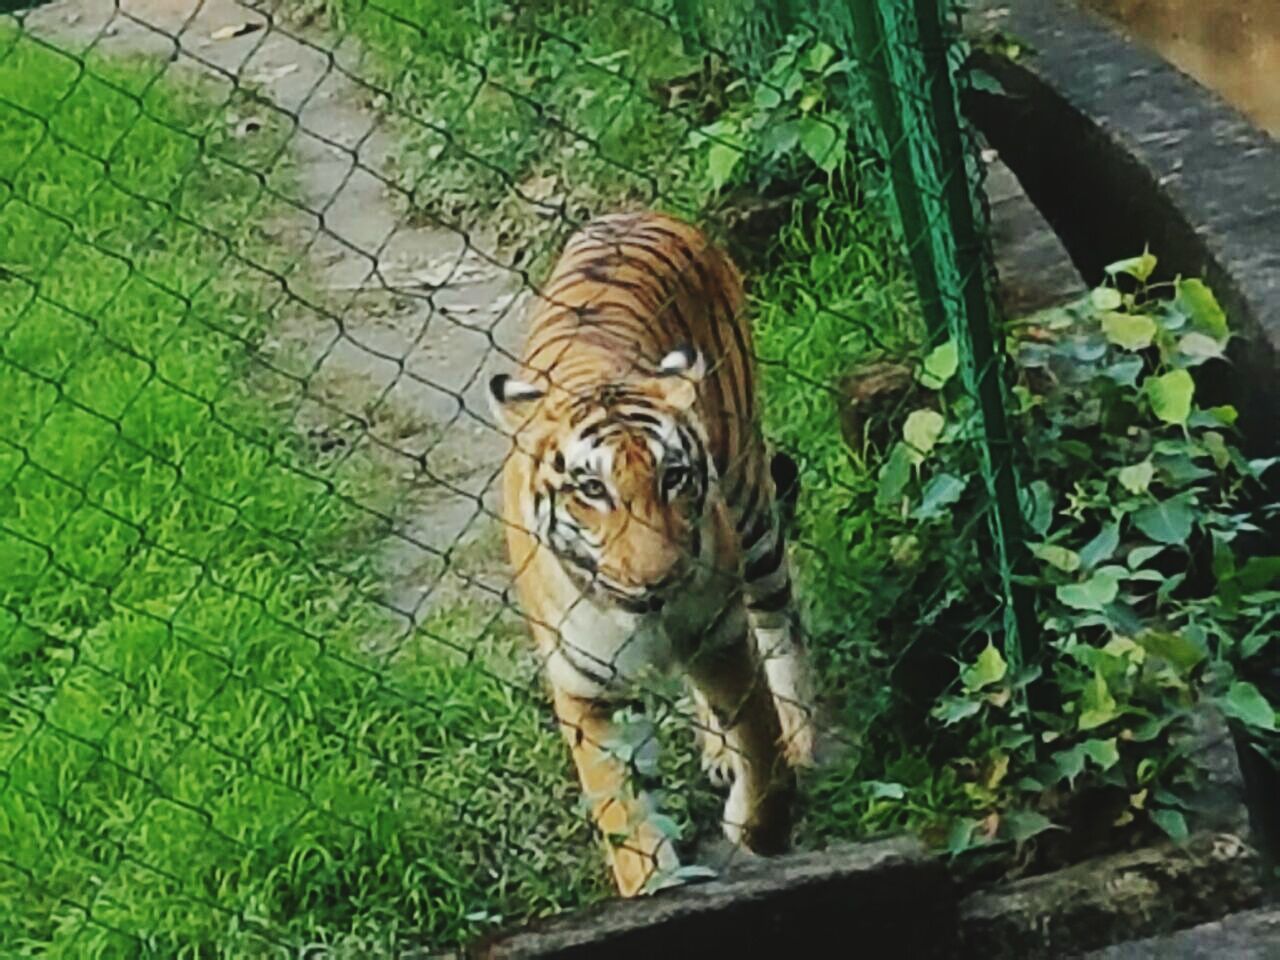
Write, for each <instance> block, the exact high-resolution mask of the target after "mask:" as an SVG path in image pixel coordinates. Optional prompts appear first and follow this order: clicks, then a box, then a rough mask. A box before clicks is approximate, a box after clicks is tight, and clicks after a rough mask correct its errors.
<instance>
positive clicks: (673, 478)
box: [662, 466, 689, 493]
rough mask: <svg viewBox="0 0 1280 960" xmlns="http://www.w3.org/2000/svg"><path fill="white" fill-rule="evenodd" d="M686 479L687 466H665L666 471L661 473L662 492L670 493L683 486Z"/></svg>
mask: <svg viewBox="0 0 1280 960" xmlns="http://www.w3.org/2000/svg"><path fill="white" fill-rule="evenodd" d="M688 479H689V468H688V467H680V466H677V467H667V469H666V472H665V473H663V475H662V490H663V492H664V493H672V492H674V491H676V490H679V489H680V488H681V487H682V486H684V483H685V481H686V480H688Z"/></svg>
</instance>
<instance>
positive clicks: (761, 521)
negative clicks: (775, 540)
mask: <svg viewBox="0 0 1280 960" xmlns="http://www.w3.org/2000/svg"><path fill="white" fill-rule="evenodd" d="M744 519H745V518H744ZM768 532H769V517H768V515H767V514H764V513H757V514H756V517H755V520H754V521H753V522H752V524H751V529H750V530H748V531H747V532H746V533H742V531H738V534H739V536H738V542H739V543H740V544H741V545H742V552H743V553H750V552H751V549H752V548H753V547H754V546H755V545H756V544H757V543H759V542H760V538H761V537H763V536H764V535H765V534H766V533H768Z"/></svg>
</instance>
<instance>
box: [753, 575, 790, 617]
mask: <svg viewBox="0 0 1280 960" xmlns="http://www.w3.org/2000/svg"><path fill="white" fill-rule="evenodd" d="M790 602H791V581H789V580H788V581H787V582H786V583H784V584H783V585H782V586H780V587H779V588H778V589H777V590H775V591H773V593H771V594H769V595H768V596H764V597H761V598H759V599H758V600H748V601H747V609H749V610H751V611H753V612H755V613H777V612H778V611H780V610H784V609H786V606H787V604H789V603H790Z"/></svg>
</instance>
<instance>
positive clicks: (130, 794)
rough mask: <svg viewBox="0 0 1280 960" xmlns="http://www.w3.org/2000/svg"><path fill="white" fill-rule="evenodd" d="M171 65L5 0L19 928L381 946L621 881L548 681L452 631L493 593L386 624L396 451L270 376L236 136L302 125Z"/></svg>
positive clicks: (259, 212) (21, 942) (76, 950)
mask: <svg viewBox="0 0 1280 960" xmlns="http://www.w3.org/2000/svg"><path fill="white" fill-rule="evenodd" d="M156 69H157V68H156V67H154V66H149V65H146V64H137V65H130V66H125V65H113V64H108V63H105V62H100V61H94V62H93V63H92V64H91V67H90V69H89V70H88V71H84V72H82V70H81V68H80V64H78V63H77V62H76V61H75V60H73V59H71V58H67V57H64V56H61V55H59V54H57V53H55V52H52V51H50V50H48V49H47V48H44V47H42V46H40V45H38V44H36V43H35V42H34V41H32V40H30V39H29V38H26V37H24V36H22V35H20V34H18V33H17V32H15V31H14V30H12V29H11V28H7V27H4V26H0V268H2V270H0V392H2V393H3V396H4V397H5V402H4V403H3V404H2V405H0V556H3V557H4V562H3V563H2V564H0V638H2V639H0V836H3V837H4V838H5V840H4V843H3V846H2V847H0V942H2V943H4V944H5V945H6V952H8V951H16V952H19V953H31V954H39V955H42V956H51V957H57V956H65V957H77V958H80V957H125V956H129V957H132V956H139V955H151V956H166V957H168V956H228V957H231V956H234V957H244V956H262V955H294V954H295V953H296V950H297V948H298V946H299V945H301V944H305V943H338V944H345V945H346V947H347V948H348V949H349V950H350V951H351V952H352V953H354V954H355V955H361V956H367V955H371V954H375V953H376V952H377V951H378V950H385V951H386V952H388V953H389V952H391V949H392V946H393V945H395V946H402V945H404V944H417V945H429V946H438V945H442V944H448V943H453V942H456V941H458V940H459V939H461V938H464V937H467V936H470V935H473V934H475V933H476V932H478V931H480V930H483V929H487V928H489V927H490V926H491V925H492V924H493V923H494V922H496V919H497V918H501V919H503V920H507V921H510V920H513V919H517V918H520V917H523V916H527V915H530V914H536V913H540V912H544V911H548V910H552V909H557V908H561V907H565V906H568V905H571V904H574V903H578V902H581V901H582V900H584V899H586V898H588V897H594V896H599V895H600V894H601V893H602V891H603V889H604V887H603V885H602V872H601V865H600V861H599V858H598V857H597V856H595V855H594V851H593V848H592V847H591V838H590V833H589V831H588V830H587V828H586V826H585V823H584V821H583V819H582V818H581V816H580V815H579V814H578V812H577V808H576V799H577V798H576V791H575V790H574V789H573V781H572V778H571V775H570V773H569V768H568V764H567V760H566V757H565V755H564V754H565V751H564V750H563V747H562V744H561V742H560V739H559V737H558V734H556V733H555V732H554V730H553V729H551V727H550V725H549V724H548V723H547V721H546V717H545V715H544V714H543V713H542V712H541V711H540V710H539V709H538V708H537V707H536V706H535V705H534V702H532V701H536V700H537V698H536V696H535V697H534V698H532V700H531V697H530V696H529V695H528V694H527V693H525V692H524V691H522V690H521V689H519V688H518V687H517V686H515V685H513V684H510V683H506V682H503V681H500V680H498V679H496V678H495V677H493V676H492V675H491V674H489V673H487V672H485V671H482V670H478V669H476V668H475V667H474V666H473V665H470V664H468V663H467V662H466V661H465V659H464V658H462V657H458V656H446V655H445V654H444V653H442V652H440V651H444V650H445V647H444V646H443V645H441V644H440V643H437V642H434V641H435V640H437V639H443V640H449V641H450V642H452V643H455V644H458V645H461V646H463V647H464V648H465V647H466V646H468V645H469V644H471V642H472V641H473V640H474V634H475V631H476V630H477V629H478V624H480V623H481V622H482V620H483V616H484V613H483V611H468V610H455V611H441V612H440V613H439V614H438V615H437V616H436V618H435V619H434V620H433V621H432V622H431V623H428V624H427V625H426V626H425V627H424V628H423V629H422V630H421V631H419V633H418V634H417V635H415V637H413V638H411V639H410V640H408V641H407V642H405V643H404V644H403V645H402V652H401V654H400V655H398V656H397V657H395V658H394V660H393V661H392V662H391V663H389V664H384V663H375V662H373V661H371V660H370V659H369V658H368V657H366V656H365V655H364V654H362V653H361V644H362V641H364V640H365V639H366V638H368V637H369V635H370V633H371V632H372V631H383V630H386V629H387V625H386V623H385V618H382V617H380V616H379V614H378V612H377V610H376V608H375V606H374V605H373V604H372V603H370V602H369V601H368V600H367V599H365V596H366V592H365V591H366V588H367V587H368V586H369V581H368V579H367V576H366V575H365V573H364V572H363V570H362V567H361V564H360V563H359V562H354V563H353V562H352V557H353V556H354V557H356V558H357V560H358V557H359V555H360V550H361V545H362V544H363V545H365V547H367V545H368V544H369V542H370V539H371V530H370V524H369V523H368V522H367V521H366V520H365V519H363V518H362V516H361V514H359V513H358V512H357V511H355V510H354V509H353V508H351V507H349V506H348V505H347V499H344V498H350V499H361V500H368V499H370V498H373V497H374V496H375V491H374V489H373V488H371V487H369V486H368V483H369V482H371V478H368V477H361V476H358V475H354V474H352V473H350V471H348V472H347V473H345V474H341V473H336V472H333V471H329V472H321V471H318V470H315V469H313V468H312V466H311V465H310V464H309V462H308V460H307V457H306V454H305V452H304V451H302V450H301V449H299V447H298V444H297V443H296V442H295V441H294V440H293V439H292V438H291V437H290V435H289V434H288V433H287V431H286V430H285V429H284V428H283V427H282V425H281V424H280V423H278V422H276V421H275V420H274V419H273V418H272V416H271V415H270V414H269V413H268V412H266V410H265V409H264V408H266V407H267V406H268V404H266V403H264V402H263V399H264V398H262V397H255V396H251V395H250V394H249V392H248V391H247V389H246V388H245V387H244V384H245V382H246V370H245V365H244V362H243V357H244V353H245V347H244V341H245V340H247V341H250V342H252V341H253V340H254V339H255V338H257V337H258V336H259V335H260V334H261V333H262V332H263V327H264V325H265V324H267V323H269V321H270V318H271V315H272V310H271V304H272V303H273V302H274V301H273V294H272V292H271V290H272V288H269V287H267V286H264V285H263V284H262V283H261V282H260V280H261V278H260V277H259V276H257V275H255V274H254V273H253V272H252V271H249V270H247V269H245V268H243V267H242V266H240V265H238V264H237V262H236V261H235V260H234V259H232V258H231V257H229V256H227V254H226V251H225V249H224V247H223V245H222V244H220V243H218V242H216V241H213V240H211V239H210V233H209V231H211V230H216V231H219V232H222V233H223V234H224V235H225V236H226V237H227V238H228V240H229V241H230V242H231V243H232V244H233V246H234V247H235V249H238V250H240V251H242V252H243V253H244V254H245V255H246V256H247V257H249V258H250V259H252V260H253V261H254V262H256V263H262V264H266V265H271V266H276V267H280V268H282V269H283V267H284V266H285V265H286V264H287V263H288V262H289V259H290V255H289V252H287V251H279V250H273V249H272V248H271V247H270V246H269V245H268V243H267V241H266V239H265V238H264V237H262V236H260V235H259V234H258V230H259V229H260V228H259V226H258V225H261V224H263V223H264V222H268V221H270V219H271V217H272V216H273V215H275V214H276V213H278V212H279V211H278V210H277V209H276V206H275V205H274V204H273V202H272V201H271V199H270V197H269V196H267V195H266V194H265V193H264V191H263V189H262V182H263V181H261V180H259V179H258V178H257V177H255V176H252V175H251V174H248V173H244V172H239V171H237V170H236V169H235V168H234V167H233V166H232V165H231V164H230V163H228V162H227V161H228V158H229V157H234V158H236V159H237V161H238V162H240V163H244V164H249V165H250V166H253V165H255V164H256V165H258V167H259V168H260V169H262V170H264V171H266V172H264V178H265V180H266V182H273V181H275V180H276V179H278V178H279V176H281V175H280V174H279V173H278V172H277V170H276V167H275V166H274V165H273V164H272V163H271V161H272V158H273V156H274V150H275V148H276V147H278V145H279V142H280V141H279V138H278V136H277V135H276V133H274V132H273V133H272V134H271V135H270V136H266V137H264V138H263V140H262V144H261V145H260V146H259V147H256V148H253V147H246V146H245V145H244V144H242V143H239V142H230V141H228V140H227V139H226V138H225V137H224V135H223V133H222V130H223V128H224V126H225V124H223V122H222V121H221V115H222V108H221V105H219V104H218V103H216V102H213V101H210V100H209V99H208V97H207V95H205V94H202V93H201V92H200V91H199V90H197V89H195V88H193V87H190V86H187V85H184V84H179V83H175V82H171V81H170V80H169V79H167V78H166V79H163V80H160V81H158V82H157V81H156V78H155V75H154V72H155V70H156ZM104 161H105V162H104ZM184 220H186V221H188V222H187V223H185V224H184V222H183V221H184ZM286 399H287V398H286ZM372 479H376V478H372ZM487 642H488V643H489V645H490V646H496V647H497V648H498V649H499V650H501V651H502V652H503V654H504V656H505V659H507V660H508V661H515V662H519V661H518V660H517V659H516V658H515V655H514V653H513V651H512V646H513V644H514V643H515V639H514V637H512V635H511V632H510V631H509V630H508V631H506V632H504V633H500V634H499V635H498V636H497V637H496V638H490V639H489V640H488V641H487ZM504 645H505V646H504ZM495 656H496V654H495ZM526 675H527V671H526ZM538 706H540V701H539V702H538ZM290 950H292V953H291V952H290Z"/></svg>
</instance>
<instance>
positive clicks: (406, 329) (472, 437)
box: [23, 0, 525, 619]
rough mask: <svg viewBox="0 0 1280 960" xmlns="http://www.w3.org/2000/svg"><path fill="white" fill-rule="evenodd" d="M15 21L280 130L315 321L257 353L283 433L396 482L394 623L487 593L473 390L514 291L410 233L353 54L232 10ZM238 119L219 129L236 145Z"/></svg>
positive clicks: (292, 229) (508, 336) (387, 558)
mask: <svg viewBox="0 0 1280 960" xmlns="http://www.w3.org/2000/svg"><path fill="white" fill-rule="evenodd" d="M23 23H24V29H25V30H27V31H28V32H30V33H31V34H33V35H36V36H39V37H42V38H45V39H47V40H49V41H50V42H52V43H55V44H56V45H57V46H59V47H60V48H62V49H64V50H67V51H69V52H72V53H80V52H86V51H89V50H93V51H97V52H98V53H101V54H107V55H111V54H120V55H138V54H141V55H148V56H151V57H155V58H160V59H162V60H163V59H167V60H169V61H170V63H171V66H170V67H169V69H170V70H178V71H185V72H189V73H192V74H196V75H199V76H201V77H203V78H204V80H205V81H206V82H207V83H208V84H210V85H212V86H214V87H215V88H218V89H219V90H220V91H222V92H223V93H224V94H225V95H226V96H228V97H229V96H230V95H231V94H232V92H233V91H234V90H235V89H236V88H237V87H244V86H246V85H251V86H252V88H253V89H255V90H257V91H258V92H259V94H260V95H262V96H263V97H265V98H266V99H267V100H268V101H269V102H270V104H271V107H270V108H269V109H271V110H273V111H275V112H277V113H278V114H279V115H280V116H281V117H283V118H284V119H285V120H286V121H287V123H288V124H289V126H290V127H291V129H292V134H291V136H290V145H289V146H290V149H289V151H288V154H289V157H290V162H291V164H292V167H293V169H292V174H293V177H294V179H295V181H296V183H297V190H298V196H297V205H298V207H299V209H297V210H296V211H295V212H294V213H293V214H292V215H291V216H289V217H288V218H287V219H288V222H287V223H284V224H279V225H277V226H278V227H279V228H280V229H279V230H277V231H276V232H277V233H279V234H280V235H281V236H283V237H285V238H287V242H288V243H290V244H291V245H293V246H294V247H295V248H296V249H297V250H298V252H299V256H300V258H302V260H303V272H304V273H306V274H307V275H308V276H310V277H312V278H315V279H314V282H316V283H318V284H319V286H320V290H319V291H318V294H317V295H318V297H319V298H320V299H321V300H322V301H323V303H324V306H325V309H324V310H323V311H317V310H311V309H296V310H292V311H289V318H288V319H287V320H285V321H284V322H282V323H281V324H280V325H279V326H278V328H277V329H276V330H275V331H274V335H273V336H272V337H271V338H270V340H269V341H268V344H267V350H268V351H269V352H270V353H271V354H272V355H273V360H275V361H276V362H279V363H280V364H281V365H282V366H284V367H287V368H288V369H290V370H292V371H298V373H299V375H300V376H302V377H303V378H304V381H305V387H304V389H303V393H304V396H303V397H302V402H301V403H300V404H298V405H297V406H296V410H297V414H296V418H295V419H296V423H297V426H298V428H299V429H300V430H303V431H305V432H308V433H310V434H312V435H313V436H314V435H316V434H330V435H331V436H332V437H333V442H334V443H335V444H343V443H345V444H349V445H351V446H353V447H355V448H356V449H357V451H359V450H364V451H365V452H367V453H374V454H376V455H378V456H379V457H381V459H382V460H383V462H384V463H386V462H390V463H391V464H392V465H393V466H395V468H396V471H397V476H398V477H399V478H400V479H401V480H403V481H404V482H403V483H402V484H399V485H397V491H398V495H397V499H398V501H399V502H398V503H397V504H396V510H395V513H396V515H397V517H398V518H399V520H398V526H397V529H396V530H394V531H393V535H392V536H390V537H388V538H387V540H386V541H385V544H384V547H383V550H382V554H381V566H382V574H383V578H384V583H383V587H384V591H385V594H386V599H387V601H388V602H390V603H391V604H392V605H393V606H394V607H395V608H396V609H397V610H400V611H402V612H404V613H405V614H406V615H408V616H410V617H411V618H412V619H417V618H418V617H420V615H421V614H422V612H424V610H425V609H426V607H427V606H428V605H429V604H430V603H431V602H432V600H433V598H439V597H441V596H443V595H449V594H451V593H452V595H453V596H457V595H458V594H457V593H456V591H457V590H458V589H459V588H460V586H461V583H460V581H459V580H458V576H461V577H463V578H468V577H476V578H480V579H481V580H482V582H484V583H486V584H488V585H489V586H490V587H491V588H493V589H495V590H500V589H502V586H503V575H502V556H501V549H500V543H499V537H498V531H497V526H496V521H495V520H494V519H493V517H492V515H491V513H489V512H488V511H491V510H493V509H494V508H495V507H496V490H495V488H496V483H495V482H494V481H495V477H496V474H497V471H498V469H499V467H500V464H501V460H502V457H503V455H504V453H505V451H506V441H505V439H504V438H503V437H502V436H501V435H500V434H499V433H498V432H497V431H496V430H494V429H493V428H492V427H491V426H489V425H488V405H487V401H486V399H485V395H484V391H485V383H486V381H487V380H488V376H489V373H490V372H491V371H493V370H496V369H498V368H499V367H500V366H501V364H502V362H503V359H504V358H503V354H502V350H504V349H505V350H507V351H511V350H513V349H514V347H515V341H516V338H517V335H518V331H519V327H520V319H521V317H522V315H523V310H522V305H523V303H524V296H523V294H524V292H525V291H524V288H523V287H522V284H521V277H520V275H519V274H518V273H516V272H515V271H513V270H511V269H508V268H504V267H503V266H502V265H500V263H498V262H497V261H496V260H495V259H494V258H493V257H491V256H490V255H488V254H486V253H485V251H486V250H487V249H489V247H487V246H486V244H485V243H484V241H483V240H479V239H473V240H472V241H471V242H470V243H468V242H467V240H466V239H464V238H463V237H462V236H461V235H460V234H458V233H456V232H453V231H450V230H447V229H442V228H437V227H430V226H426V227H424V226H421V225H417V224H416V223H415V222H414V218H413V217H411V215H410V213H409V211H408V209H407V204H406V202H405V197H404V193H403V190H401V189H399V188H397V187H396V186H395V185H394V169H393V165H394V160H393V156H394V147H395V142H396V141H395V134H394V132H393V131H392V130H390V129H389V128H388V125H387V122H386V120H385V118H384V117H383V115H382V114H380V113H379V111H378V110H377V109H376V108H375V107H374V106H373V102H374V99H375V97H374V93H373V91H371V90H370V89H369V88H368V87H367V86H366V85H364V84H363V83H362V82H361V80H360V79H359V70H358V67H359V61H360V56H361V54H360V51H359V50H358V49H357V48H356V47H355V46H354V43H353V41H351V40H349V39H345V38H333V37H325V36H323V35H321V34H319V33H315V32H312V31H302V30H299V29H298V28H296V27H294V26H293V25H291V24H290V23H288V22H285V21H282V20H280V19H279V18H277V17H274V16H273V15H272V14H271V12H270V10H269V9H268V8H267V4H263V3H259V4H247V3H238V2H236V0H111V2H108V0H96V2H94V3H92V4H86V3H83V2H75V0H59V2H54V3H51V4H49V5H47V6H43V7H40V8H37V9H35V10H32V11H31V12H29V13H28V14H26V15H25V16H24V18H23ZM253 120H254V118H253V117H252V116H245V117H241V118H237V117H232V118H231V122H239V123H240V124H242V125H243V126H244V129H245V130H247V131H252V130H253V129H254V128H253ZM245 135H251V133H246V134H245ZM295 389H296V388H295ZM352 423H359V424H360V427H359V428H358V429H357V431H356V433H357V434H358V435H357V436H356V437H355V438H352V437H351V436H350V432H351V431H350V429H349V428H350V425H351V424H352ZM344 424H345V426H346V428H347V429H346V434H345V436H344V434H343V429H344Z"/></svg>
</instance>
